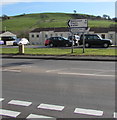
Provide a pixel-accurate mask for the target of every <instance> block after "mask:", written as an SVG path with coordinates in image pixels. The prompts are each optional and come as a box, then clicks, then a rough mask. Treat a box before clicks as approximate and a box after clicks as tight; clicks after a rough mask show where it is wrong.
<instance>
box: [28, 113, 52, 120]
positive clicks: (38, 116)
mask: <svg viewBox="0 0 117 120" xmlns="http://www.w3.org/2000/svg"><path fill="white" fill-rule="evenodd" d="M28 118H53V117H49V116H43V115H36V114H30V115H29V116H28V117H27V119H28Z"/></svg>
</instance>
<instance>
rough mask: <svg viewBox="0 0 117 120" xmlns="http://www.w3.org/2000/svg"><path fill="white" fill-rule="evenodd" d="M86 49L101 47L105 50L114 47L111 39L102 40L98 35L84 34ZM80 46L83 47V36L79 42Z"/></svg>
mask: <svg viewBox="0 0 117 120" xmlns="http://www.w3.org/2000/svg"><path fill="white" fill-rule="evenodd" d="M84 40H85V47H91V46H101V47H104V48H107V47H109V45H112V40H110V39H102V38H101V37H100V36H99V35H98V34H84ZM78 42H79V45H83V35H81V36H80V40H79V41H78Z"/></svg>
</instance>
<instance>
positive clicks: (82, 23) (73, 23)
mask: <svg viewBox="0 0 117 120" xmlns="http://www.w3.org/2000/svg"><path fill="white" fill-rule="evenodd" d="M68 26H69V27H78V28H86V27H88V20H87V19H71V20H69V21H68Z"/></svg>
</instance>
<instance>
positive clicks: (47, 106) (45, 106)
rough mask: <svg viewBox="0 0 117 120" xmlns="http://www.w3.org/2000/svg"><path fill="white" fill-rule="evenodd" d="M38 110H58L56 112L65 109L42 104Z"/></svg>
mask: <svg viewBox="0 0 117 120" xmlns="http://www.w3.org/2000/svg"><path fill="white" fill-rule="evenodd" d="M37 108H40V109H49V110H56V111H62V110H63V109H64V106H59V105H50V104H43V103H42V104H40V105H39V106H38V107H37Z"/></svg>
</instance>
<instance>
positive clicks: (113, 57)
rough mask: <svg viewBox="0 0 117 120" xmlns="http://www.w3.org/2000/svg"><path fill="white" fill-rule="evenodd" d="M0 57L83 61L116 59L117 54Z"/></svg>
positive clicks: (6, 56) (15, 55) (9, 55)
mask: <svg viewBox="0 0 117 120" xmlns="http://www.w3.org/2000/svg"><path fill="white" fill-rule="evenodd" d="M0 57H1V58H12V59H13V58H14V59H47V60H49V59H52V60H84V61H113V62H114V61H117V59H116V57H117V56H92V55H90V56H87V55H77V56H72V55H70V56H66V55H57V56H56V55H27V54H1V55H0Z"/></svg>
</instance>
